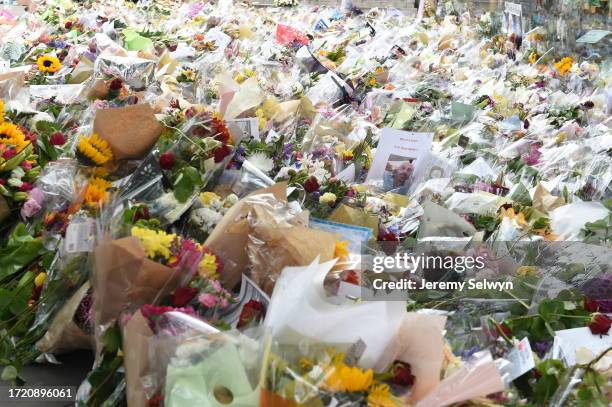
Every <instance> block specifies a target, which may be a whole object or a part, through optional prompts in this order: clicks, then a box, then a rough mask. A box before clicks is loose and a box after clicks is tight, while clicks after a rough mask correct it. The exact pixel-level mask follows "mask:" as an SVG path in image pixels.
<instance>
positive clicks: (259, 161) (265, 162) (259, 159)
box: [247, 153, 274, 174]
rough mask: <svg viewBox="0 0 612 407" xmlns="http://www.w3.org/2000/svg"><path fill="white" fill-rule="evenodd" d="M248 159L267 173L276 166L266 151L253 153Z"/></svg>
mask: <svg viewBox="0 0 612 407" xmlns="http://www.w3.org/2000/svg"><path fill="white" fill-rule="evenodd" d="M247 160H249V162H250V163H251V164H253V165H254V166H255V167H257V168H258V169H259V170H261V171H263V172H265V173H266V174H267V173H268V172H270V171H272V169H273V168H274V161H272V159H271V158H269V157H268V156H267V155H266V154H265V153H253V154H251V155H250V156H248V157H247Z"/></svg>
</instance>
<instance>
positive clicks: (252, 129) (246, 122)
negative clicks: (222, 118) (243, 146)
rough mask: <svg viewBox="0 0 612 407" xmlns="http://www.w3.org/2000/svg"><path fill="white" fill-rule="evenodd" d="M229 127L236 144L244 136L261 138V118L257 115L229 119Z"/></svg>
mask: <svg viewBox="0 0 612 407" xmlns="http://www.w3.org/2000/svg"><path fill="white" fill-rule="evenodd" d="M227 127H228V129H229V131H230V134H231V135H232V138H233V139H234V144H236V145H237V144H238V143H239V142H240V140H242V139H243V138H249V137H251V138H254V139H259V119H258V118H257V117H247V118H244V119H230V120H227Z"/></svg>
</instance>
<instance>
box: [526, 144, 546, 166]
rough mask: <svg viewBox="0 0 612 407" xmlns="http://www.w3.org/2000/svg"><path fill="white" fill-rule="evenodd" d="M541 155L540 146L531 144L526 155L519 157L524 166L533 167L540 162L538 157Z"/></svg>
mask: <svg viewBox="0 0 612 407" xmlns="http://www.w3.org/2000/svg"><path fill="white" fill-rule="evenodd" d="M541 156H542V153H541V152H540V146H539V145H537V144H532V145H531V148H530V150H529V152H528V153H526V154H523V156H522V157H521V158H522V159H523V161H524V162H525V164H527V165H535V164H537V163H538V161H540V157H541Z"/></svg>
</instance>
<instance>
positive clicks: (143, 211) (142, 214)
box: [134, 206, 151, 222]
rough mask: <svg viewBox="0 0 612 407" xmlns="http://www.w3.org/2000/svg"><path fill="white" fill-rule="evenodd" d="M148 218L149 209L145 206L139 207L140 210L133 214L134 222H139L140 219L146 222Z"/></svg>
mask: <svg viewBox="0 0 612 407" xmlns="http://www.w3.org/2000/svg"><path fill="white" fill-rule="evenodd" d="M150 217H151V216H150V215H149V208H147V207H146V206H141V207H140V208H138V209H136V212H134V222H136V221H139V220H140V219H144V220H147V219H149V218H150Z"/></svg>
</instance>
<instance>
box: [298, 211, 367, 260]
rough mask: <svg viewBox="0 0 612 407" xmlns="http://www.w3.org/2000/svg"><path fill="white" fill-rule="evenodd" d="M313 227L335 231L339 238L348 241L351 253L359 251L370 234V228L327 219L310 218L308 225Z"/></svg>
mask: <svg viewBox="0 0 612 407" xmlns="http://www.w3.org/2000/svg"><path fill="white" fill-rule="evenodd" d="M309 226H310V227H311V228H313V229H318V230H324V231H326V232H330V233H336V234H338V235H340V236H342V237H341V240H345V241H347V242H348V249H349V251H350V252H351V253H356V254H357V253H361V246H362V245H364V244H366V243H367V242H368V240H370V237H371V236H372V229H370V228H366V227H363V226H355V225H347V224H345V223H337V222H331V221H328V220H323V219H317V218H310V225H309Z"/></svg>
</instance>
